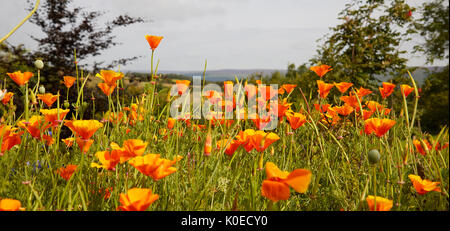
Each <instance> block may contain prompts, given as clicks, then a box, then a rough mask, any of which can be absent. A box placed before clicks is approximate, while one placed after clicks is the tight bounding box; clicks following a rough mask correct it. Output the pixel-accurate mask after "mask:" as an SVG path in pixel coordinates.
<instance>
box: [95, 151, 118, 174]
mask: <svg viewBox="0 0 450 231" xmlns="http://www.w3.org/2000/svg"><path fill="white" fill-rule="evenodd" d="M95 156H96V157H97V158H98V160H99V161H100V163H101V165H100V164H97V163H91V167H93V168H104V169H106V170H114V167H116V165H117V164H118V163H119V161H120V151H117V150H112V151H111V152H109V151H101V152H96V153H95Z"/></svg>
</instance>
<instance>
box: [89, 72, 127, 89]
mask: <svg viewBox="0 0 450 231" xmlns="http://www.w3.org/2000/svg"><path fill="white" fill-rule="evenodd" d="M95 76H97V77H99V78H100V79H101V80H103V82H105V83H106V84H107V85H109V86H114V87H115V86H116V85H117V84H116V82H117V80H119V79H121V78H123V76H124V74H123V73H122V72H115V71H112V70H101V71H100V74H99V73H97V74H96V75H95Z"/></svg>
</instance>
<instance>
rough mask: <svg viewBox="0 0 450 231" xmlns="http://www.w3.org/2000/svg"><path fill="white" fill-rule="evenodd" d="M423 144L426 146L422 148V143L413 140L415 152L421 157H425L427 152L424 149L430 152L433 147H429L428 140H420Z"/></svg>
mask: <svg viewBox="0 0 450 231" xmlns="http://www.w3.org/2000/svg"><path fill="white" fill-rule="evenodd" d="M422 141H423V143H424V144H425V145H426V147H424V146H422V143H421V142H420V140H413V144H414V146H415V147H416V150H417V151H418V152H419V153H420V154H421V155H423V156H425V155H426V154H427V151H425V148H426V149H427V150H431V149H432V148H433V147H432V146H431V144H430V143H429V142H428V140H422Z"/></svg>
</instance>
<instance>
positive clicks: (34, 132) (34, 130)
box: [17, 115, 53, 145]
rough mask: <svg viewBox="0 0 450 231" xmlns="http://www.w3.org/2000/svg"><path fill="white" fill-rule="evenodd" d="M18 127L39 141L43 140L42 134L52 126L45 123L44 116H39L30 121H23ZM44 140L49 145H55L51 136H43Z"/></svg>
mask: <svg viewBox="0 0 450 231" xmlns="http://www.w3.org/2000/svg"><path fill="white" fill-rule="evenodd" d="M17 125H18V126H19V127H21V128H24V129H25V130H26V131H27V132H28V133H30V135H31V136H32V137H33V138H35V139H37V140H41V132H43V131H45V130H47V129H48V128H49V127H50V126H51V124H50V123H48V122H47V121H45V120H44V119H43V118H42V116H38V115H34V116H32V117H31V118H30V119H29V120H28V121H25V120H21V121H19V122H18V123H17ZM42 138H43V139H44V140H46V141H47V145H51V144H52V143H53V139H52V137H51V136H48V135H42Z"/></svg>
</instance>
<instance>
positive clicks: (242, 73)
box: [132, 66, 444, 85]
mask: <svg viewBox="0 0 450 231" xmlns="http://www.w3.org/2000/svg"><path fill="white" fill-rule="evenodd" d="M443 68H444V67H442V66H432V67H418V68H417V69H416V70H415V71H414V72H413V73H411V74H412V76H413V78H414V79H415V80H416V81H417V82H418V84H419V85H422V84H423V83H424V80H425V78H426V77H427V76H428V75H429V74H430V73H432V72H437V71H440V70H442V69H443ZM275 71H279V72H281V73H282V74H284V73H286V70H281V69H278V70H277V69H220V70H206V80H207V81H211V82H223V81H226V80H234V79H235V76H236V77H237V78H238V79H242V78H247V76H249V75H251V74H255V73H259V74H262V75H263V76H266V75H270V74H272V73H273V72H275ZM132 72H137V73H147V72H148V71H132ZM158 72H159V73H161V74H176V75H183V76H186V77H187V78H191V77H192V76H203V71H170V70H161V71H158ZM378 78H379V79H380V80H381V81H386V80H388V79H389V78H390V76H378Z"/></svg>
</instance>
